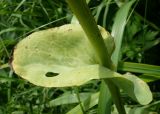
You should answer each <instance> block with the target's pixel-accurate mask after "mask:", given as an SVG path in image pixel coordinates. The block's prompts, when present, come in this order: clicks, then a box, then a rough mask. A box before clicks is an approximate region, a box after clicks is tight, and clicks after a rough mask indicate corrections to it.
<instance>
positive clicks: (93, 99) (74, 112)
mask: <svg viewBox="0 0 160 114" xmlns="http://www.w3.org/2000/svg"><path fill="white" fill-rule="evenodd" d="M98 99H99V92H97V93H94V94H92V95H91V96H90V97H89V98H88V99H86V100H85V101H84V102H83V103H82V105H83V107H84V110H85V111H87V110H88V109H89V108H92V107H93V106H95V105H96V104H98ZM66 114H83V112H82V110H81V107H80V105H77V106H76V107H74V108H73V109H71V110H70V111H69V112H67V113H66Z"/></svg>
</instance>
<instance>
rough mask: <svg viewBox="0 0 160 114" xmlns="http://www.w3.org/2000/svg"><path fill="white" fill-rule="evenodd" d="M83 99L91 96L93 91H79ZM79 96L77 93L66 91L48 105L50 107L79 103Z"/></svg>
mask: <svg viewBox="0 0 160 114" xmlns="http://www.w3.org/2000/svg"><path fill="white" fill-rule="evenodd" d="M79 94H80V99H81V101H82V102H83V101H85V100H86V99H87V98H89V97H90V96H91V94H92V93H79ZM78 102H79V101H78V98H77V95H76V94H75V93H65V94H64V95H62V96H60V97H58V98H56V99H54V100H51V101H49V103H48V105H49V107H54V106H58V105H64V104H73V103H78Z"/></svg>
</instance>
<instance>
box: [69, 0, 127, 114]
mask: <svg viewBox="0 0 160 114" xmlns="http://www.w3.org/2000/svg"><path fill="white" fill-rule="evenodd" d="M66 1H67V3H68V4H69V6H70V8H71V10H72V11H73V13H74V14H75V15H76V17H77V19H78V20H79V23H80V25H81V26H82V28H83V30H84V32H85V33H86V35H87V37H88V39H89V41H90V42H91V44H92V46H93V48H94V50H95V52H96V54H97V57H98V59H99V62H100V64H101V65H103V66H105V67H107V68H109V69H112V62H111V58H110V56H109V54H108V51H107V48H106V46H105V44H104V40H103V38H102V35H101V33H100V31H99V29H98V27H97V24H96V22H95V20H94V18H93V16H92V15H91V12H90V10H89V8H88V6H87V4H86V2H85V0H66ZM104 82H106V83H107V85H108V87H109V90H110V92H111V94H112V97H113V101H114V103H115V105H116V107H117V109H118V112H119V114H125V110H124V107H123V105H122V103H121V100H120V92H119V89H118V88H117V87H116V86H115V85H114V84H113V83H112V80H110V79H107V80H104ZM102 84H105V83H102ZM102 87H105V86H103V85H102ZM106 89H107V88H106ZM102 90H104V89H102ZM100 94H103V91H101V92H100ZM102 96H105V95H102ZM106 97H107V96H106ZM102 99H103V98H102ZM101 101H103V100H101ZM103 102H106V101H103ZM102 104H105V103H102ZM104 107H105V106H104ZM106 108H108V107H106ZM104 110H105V109H104ZM104 112H105V111H104Z"/></svg>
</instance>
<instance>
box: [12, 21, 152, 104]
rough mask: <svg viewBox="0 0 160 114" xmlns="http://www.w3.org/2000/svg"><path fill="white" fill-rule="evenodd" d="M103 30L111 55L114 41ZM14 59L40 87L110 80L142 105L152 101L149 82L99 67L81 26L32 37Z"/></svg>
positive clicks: (22, 72) (18, 68)
mask: <svg viewBox="0 0 160 114" xmlns="http://www.w3.org/2000/svg"><path fill="white" fill-rule="evenodd" d="M99 29H100V31H101V33H102V36H103V38H104V40H105V43H106V46H108V47H107V49H109V50H108V51H109V54H110V55H111V53H112V51H113V48H114V43H113V39H112V38H111V37H110V35H109V33H108V32H106V31H105V30H104V29H103V28H102V27H99ZM13 58H14V59H13V61H12V66H13V69H14V70H15V72H16V73H17V74H18V75H20V76H21V77H22V78H24V79H26V80H28V81H29V82H31V83H33V84H35V85H38V86H44V87H69V86H80V85H82V84H85V83H87V82H88V81H90V80H92V79H104V78H110V79H112V80H113V82H114V83H115V84H116V85H117V86H118V87H119V88H122V89H123V90H124V91H125V92H126V93H128V94H129V96H130V97H132V98H133V99H134V100H137V101H138V102H140V103H141V104H147V103H149V102H150V101H151V100H152V94H151V92H150V90H149V88H148V86H147V84H146V83H145V82H143V81H142V80H140V79H139V78H137V77H136V76H133V75H128V74H126V75H121V74H119V73H116V72H113V71H111V70H109V69H107V68H105V67H103V66H101V65H99V64H98V60H97V58H96V54H95V52H94V50H93V48H92V46H91V45H90V43H89V41H88V39H87V38H86V36H85V33H84V32H83V29H82V28H81V27H80V25H77V24H76V25H74V24H68V25H64V26H61V27H57V28H53V29H49V30H44V31H39V32H35V33H33V34H31V35H30V36H28V37H27V38H25V39H24V40H22V41H21V42H19V43H18V45H17V47H16V48H15V50H14V54H13ZM47 74H50V75H47Z"/></svg>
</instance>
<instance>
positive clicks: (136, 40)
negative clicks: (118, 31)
mask: <svg viewBox="0 0 160 114" xmlns="http://www.w3.org/2000/svg"><path fill="white" fill-rule="evenodd" d="M128 1H130V0H87V2H88V5H89V7H90V9H91V11H92V14H93V16H94V17H95V20H96V22H97V24H99V25H101V26H103V27H105V28H106V29H107V30H108V31H109V32H112V26H113V23H114V22H115V21H116V20H115V15H116V12H117V11H118V10H119V8H120V7H121V6H123V4H125V3H127V2H128ZM159 6H160V1H159V0H154V1H153V0H137V1H136V3H135V4H134V5H133V7H132V9H131V10H130V13H129V16H128V18H127V23H126V27H125V31H124V33H123V42H122V47H121V51H120V64H119V68H118V71H119V72H122V73H125V72H126V71H127V72H132V73H135V74H137V75H138V76H139V77H140V78H142V79H143V80H145V81H147V82H149V85H150V88H151V90H152V91H153V94H154V104H152V107H154V109H153V108H152V109H153V110H152V112H155V113H157V114H158V113H160V108H157V107H158V106H159V104H160V103H159V102H158V101H159V100H160V86H159V84H160V81H159V79H160V75H159V74H160V67H159V66H160V58H159V57H160V53H159V50H160V22H159V20H160V8H159ZM72 16H73V14H72V12H71V11H70V9H69V8H68V5H67V4H66V2H65V0H0V114H64V113H66V112H67V111H69V110H71V109H72V108H73V107H74V106H76V105H77V103H78V102H79V101H78V100H77V99H76V97H75V93H76V91H77V90H75V89H74V88H43V87H37V86H34V85H32V84H30V83H28V82H27V81H25V80H22V79H21V78H19V77H18V76H17V75H16V74H14V73H13V71H12V69H11V68H10V67H9V63H10V61H11V60H12V53H13V50H14V47H15V45H16V44H17V42H18V41H20V40H21V39H23V38H24V37H26V36H27V35H29V34H31V33H32V32H34V31H38V30H42V29H47V28H51V27H56V26H61V25H63V24H67V23H70V22H71V20H72ZM122 16H123V15H122ZM119 25H121V24H119ZM127 62H129V63H127ZM133 63H134V64H133ZM142 63H143V64H142ZM135 69H138V70H135ZM154 69H156V70H154ZM146 71H149V72H147V73H146ZM99 83H100V82H99V81H91V82H90V83H89V84H87V85H84V86H82V87H79V90H78V91H79V96H80V98H82V99H83V98H84V99H85V97H87V96H90V95H91V94H92V93H95V92H97V91H98V90H99ZM122 97H123V99H124V102H125V103H126V104H127V105H136V103H135V102H133V101H132V100H131V99H130V98H128V97H127V96H125V95H122ZM149 108H151V107H149ZM149 108H148V107H147V109H149ZM96 109H97V106H95V107H93V108H91V109H90V110H88V113H90V114H96ZM135 109H136V108H135ZM144 109H146V107H143V109H140V110H144ZM137 114H138V113H137ZM139 114H144V113H143V112H142V113H139Z"/></svg>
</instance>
